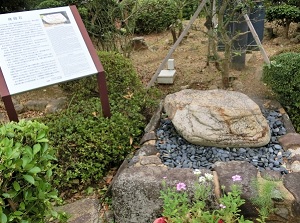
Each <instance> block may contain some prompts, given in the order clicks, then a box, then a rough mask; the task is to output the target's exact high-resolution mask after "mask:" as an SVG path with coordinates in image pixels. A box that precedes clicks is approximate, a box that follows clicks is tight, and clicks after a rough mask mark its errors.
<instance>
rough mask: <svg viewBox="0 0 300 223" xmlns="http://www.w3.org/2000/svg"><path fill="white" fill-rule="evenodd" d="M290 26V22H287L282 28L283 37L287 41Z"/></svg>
mask: <svg viewBox="0 0 300 223" xmlns="http://www.w3.org/2000/svg"><path fill="white" fill-rule="evenodd" d="M290 24H291V21H289V20H287V21H286V24H285V26H284V37H285V38H287V39H288V38H289V30H290Z"/></svg>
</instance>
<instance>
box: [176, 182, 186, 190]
mask: <svg viewBox="0 0 300 223" xmlns="http://www.w3.org/2000/svg"><path fill="white" fill-rule="evenodd" d="M176 189H177V190H178V191H181V190H186V185H185V183H178V184H177V185H176Z"/></svg>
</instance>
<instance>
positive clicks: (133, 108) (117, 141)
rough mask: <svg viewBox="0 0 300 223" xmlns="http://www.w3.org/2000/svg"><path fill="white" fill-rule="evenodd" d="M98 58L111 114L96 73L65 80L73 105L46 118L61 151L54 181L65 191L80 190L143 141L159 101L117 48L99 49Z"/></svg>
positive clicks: (53, 143) (64, 85)
mask: <svg viewBox="0 0 300 223" xmlns="http://www.w3.org/2000/svg"><path fill="white" fill-rule="evenodd" d="M99 57H100V60H101V62H102V64H103V67H104V69H105V71H106V78H107V85H108V93H109V102H110V106H111V113H112V116H111V117H110V118H104V117H103V116H102V108H101V103H100V99H99V95H98V92H97V82H96V77H95V76H90V77H87V78H83V79H80V80H76V81H72V82H68V83H66V84H63V85H62V87H63V88H64V89H65V90H67V91H68V92H71V93H73V96H72V100H71V103H70V105H69V107H68V109H67V110H65V111H62V112H61V113H59V114H54V115H49V116H47V117H46V118H44V119H43V121H44V122H45V123H46V124H47V126H49V129H50V133H49V134H50V139H51V142H52V146H53V147H55V148H57V150H58V154H57V155H58V162H57V168H56V169H55V171H54V175H55V178H54V179H55V180H54V183H55V185H56V186H57V188H58V189H59V190H60V191H65V190H71V191H73V192H76V191H77V190H81V189H83V188H85V187H87V186H90V185H92V184H93V183H97V182H98V181H100V180H101V179H102V178H103V176H105V174H106V173H107V171H108V170H109V169H110V168H111V167H114V166H118V165H119V164H120V163H121V162H122V161H123V160H124V159H125V157H126V156H127V155H128V154H129V153H130V152H132V151H134V149H135V145H137V144H138V142H139V140H140V136H141V135H142V133H143V128H144V127H145V125H146V122H147V121H146V118H145V115H143V114H144V113H145V111H148V112H151V111H152V110H153V109H154V108H155V107H156V105H157V104H158V101H157V100H155V98H157V95H156V94H155V95H154V94H152V93H153V90H151V91H149V92H146V90H145V89H144V87H143V85H142V83H141V81H140V79H139V77H138V75H137V73H136V71H135V69H134V67H133V65H132V64H131V62H130V60H128V59H127V58H124V57H123V56H122V55H120V54H117V53H113V52H99ZM154 93H156V92H154Z"/></svg>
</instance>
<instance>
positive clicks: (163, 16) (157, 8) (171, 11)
mask: <svg viewBox="0 0 300 223" xmlns="http://www.w3.org/2000/svg"><path fill="white" fill-rule="evenodd" d="M135 10H136V11H135V33H137V34H149V33H153V32H156V33H157V32H162V31H164V30H166V29H168V27H169V26H170V25H171V24H173V23H174V22H175V21H176V19H177V17H178V10H177V8H176V6H175V4H174V2H173V1H172V0H140V1H139V4H138V5H137V6H136V9H135Z"/></svg>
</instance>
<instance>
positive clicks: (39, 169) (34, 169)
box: [28, 166, 41, 173]
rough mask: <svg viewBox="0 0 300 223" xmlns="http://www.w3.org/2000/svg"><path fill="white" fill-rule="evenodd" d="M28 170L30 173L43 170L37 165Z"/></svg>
mask: <svg viewBox="0 0 300 223" xmlns="http://www.w3.org/2000/svg"><path fill="white" fill-rule="evenodd" d="M28 172H29V173H39V172H41V168H39V167H37V166H36V167H33V168H32V169H30V170H29V171H28Z"/></svg>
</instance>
